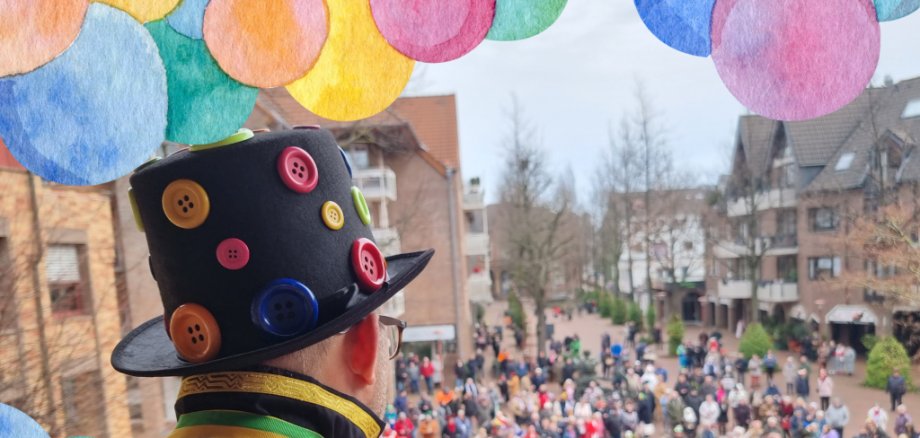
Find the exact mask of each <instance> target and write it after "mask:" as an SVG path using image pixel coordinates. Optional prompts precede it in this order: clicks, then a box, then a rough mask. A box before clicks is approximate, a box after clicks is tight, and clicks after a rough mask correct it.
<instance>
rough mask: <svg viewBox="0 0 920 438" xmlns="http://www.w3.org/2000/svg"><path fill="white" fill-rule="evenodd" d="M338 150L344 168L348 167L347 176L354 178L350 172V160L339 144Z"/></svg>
mask: <svg viewBox="0 0 920 438" xmlns="http://www.w3.org/2000/svg"><path fill="white" fill-rule="evenodd" d="M339 152H340V153H341V154H342V161H344V162H345V168H346V169H348V176H350V177H352V178H354V175H352V174H351V160H349V159H348V154H346V153H345V150H344V149H342V147H341V146H339Z"/></svg>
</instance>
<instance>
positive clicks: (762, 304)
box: [757, 301, 776, 313]
mask: <svg viewBox="0 0 920 438" xmlns="http://www.w3.org/2000/svg"><path fill="white" fill-rule="evenodd" d="M757 307H759V308H760V310H763V311H764V312H767V313H773V308H774V307H776V303H767V302H764V301H760V302H758V303H757Z"/></svg>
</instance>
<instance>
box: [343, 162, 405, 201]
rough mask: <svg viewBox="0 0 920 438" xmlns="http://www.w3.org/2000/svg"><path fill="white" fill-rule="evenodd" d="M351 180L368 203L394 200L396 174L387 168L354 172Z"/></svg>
mask: <svg viewBox="0 0 920 438" xmlns="http://www.w3.org/2000/svg"><path fill="white" fill-rule="evenodd" d="M353 180H354V182H355V185H356V186H358V188H359V189H361V192H362V193H364V197H365V198H366V199H367V200H369V201H379V200H383V199H387V200H390V201H395V200H396V173H395V172H393V169H390V168H389V167H372V168H368V169H358V170H355V172H354V177H353Z"/></svg>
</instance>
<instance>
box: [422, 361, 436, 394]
mask: <svg viewBox="0 0 920 438" xmlns="http://www.w3.org/2000/svg"><path fill="white" fill-rule="evenodd" d="M419 374H421V375H422V377H424V378H425V388H426V389H427V391H428V394H431V391H433V390H434V389H433V388H432V386H431V378H432V376H434V365H433V364H432V363H431V360H429V359H428V356H425V357H424V358H422V366H420V367H419Z"/></svg>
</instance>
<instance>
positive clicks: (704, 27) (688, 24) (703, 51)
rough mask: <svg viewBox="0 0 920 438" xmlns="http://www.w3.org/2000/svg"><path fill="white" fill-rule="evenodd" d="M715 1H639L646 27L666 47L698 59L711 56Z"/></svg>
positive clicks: (639, 9) (641, 15) (639, 8)
mask: <svg viewBox="0 0 920 438" xmlns="http://www.w3.org/2000/svg"><path fill="white" fill-rule="evenodd" d="M715 1H716V0H636V9H637V10H638V11H639V16H640V17H642V21H643V22H644V23H645V26H646V27H648V29H649V30H650V31H651V32H652V33H653V34H654V35H655V36H656V37H658V39H660V40H661V41H662V42H664V43H665V44H667V45H669V46H671V47H673V48H675V49H677V50H680V51H681V52H684V53H687V54H690V55H695V56H709V54H710V53H711V52H712V39H711V38H710V34H711V28H712V7H713V5H714V4H715Z"/></svg>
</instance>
